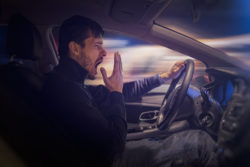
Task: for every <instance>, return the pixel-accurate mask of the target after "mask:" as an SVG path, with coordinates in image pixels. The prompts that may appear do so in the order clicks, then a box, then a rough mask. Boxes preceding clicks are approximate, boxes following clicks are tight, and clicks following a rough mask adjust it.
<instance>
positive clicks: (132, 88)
mask: <svg viewBox="0 0 250 167" xmlns="http://www.w3.org/2000/svg"><path fill="white" fill-rule="evenodd" d="M163 82H164V81H162V80H161V79H160V78H159V75H158V74H157V75H155V76H152V77H148V78H144V79H142V80H137V81H133V82H128V83H125V84H124V85H123V95H124V98H125V101H135V100H138V99H139V98H140V97H141V96H143V95H145V94H146V93H147V92H149V91H150V90H152V89H154V88H156V87H158V86H160V85H161V84H162V83H163Z"/></svg>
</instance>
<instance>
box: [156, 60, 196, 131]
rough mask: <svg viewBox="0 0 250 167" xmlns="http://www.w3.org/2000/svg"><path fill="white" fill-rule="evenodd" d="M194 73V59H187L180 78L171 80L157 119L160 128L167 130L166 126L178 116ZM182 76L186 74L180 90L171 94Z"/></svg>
mask: <svg viewBox="0 0 250 167" xmlns="http://www.w3.org/2000/svg"><path fill="white" fill-rule="evenodd" d="M193 74H194V62H193V60H190V59H188V60H185V69H184V70H183V71H182V73H181V75H180V76H179V77H178V78H176V79H174V80H173V81H172V82H171V84H170V86H169V89H168V91H167V93H166V95H165V97H164V99H163V102H162V105H161V108H160V113H159V117H158V120H157V126H158V128H159V129H160V130H165V129H166V128H169V127H170V126H171V124H172V123H173V121H174V120H175V118H176V116H177V115H178V111H179V107H180V105H181V104H182V102H183V100H184V98H185V95H186V93H187V90H188V88H189V85H190V83H191V80H192V78H193ZM182 76H184V79H183V81H182V83H181V85H180V87H179V88H178V90H176V94H175V95H174V96H171V94H172V93H174V92H173V91H174V90H175V87H176V85H177V83H178V82H179V81H180V79H181V77H182Z"/></svg>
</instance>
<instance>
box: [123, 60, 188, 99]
mask: <svg viewBox="0 0 250 167" xmlns="http://www.w3.org/2000/svg"><path fill="white" fill-rule="evenodd" d="M183 69H184V62H183V61H180V62H177V63H175V64H174V66H173V67H172V68H171V70H169V71H168V72H165V73H162V74H156V75H155V76H153V77H148V78H144V79H142V80H138V81H133V82H128V83H125V84H124V85H123V91H122V92H123V95H124V98H125V101H134V100H137V99H139V98H140V97H141V96H143V95H145V94H146V93H147V92H149V91H150V90H152V89H154V88H156V87H158V86H160V85H161V84H163V83H165V82H166V81H167V80H170V79H175V78H177V77H178V76H179V75H180V73H181V71H182V70H183Z"/></svg>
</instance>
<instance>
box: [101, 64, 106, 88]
mask: <svg viewBox="0 0 250 167" xmlns="http://www.w3.org/2000/svg"><path fill="white" fill-rule="evenodd" d="M100 70H101V73H102V78H103V81H104V83H105V84H106V85H107V83H108V77H107V72H106V70H105V69H104V68H103V67H101V69H100Z"/></svg>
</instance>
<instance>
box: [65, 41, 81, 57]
mask: <svg viewBox="0 0 250 167" xmlns="http://www.w3.org/2000/svg"><path fill="white" fill-rule="evenodd" d="M68 47H69V54H70V56H79V55H80V53H81V47H80V45H79V44H78V43H76V42H74V41H70V42H69V45H68Z"/></svg>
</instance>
